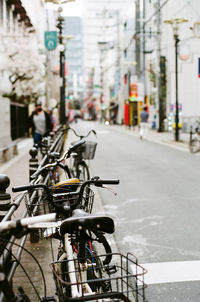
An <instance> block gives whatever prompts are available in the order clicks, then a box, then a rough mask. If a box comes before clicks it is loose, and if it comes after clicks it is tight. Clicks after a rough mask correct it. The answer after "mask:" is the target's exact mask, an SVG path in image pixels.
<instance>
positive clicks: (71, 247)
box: [0, 179, 146, 302]
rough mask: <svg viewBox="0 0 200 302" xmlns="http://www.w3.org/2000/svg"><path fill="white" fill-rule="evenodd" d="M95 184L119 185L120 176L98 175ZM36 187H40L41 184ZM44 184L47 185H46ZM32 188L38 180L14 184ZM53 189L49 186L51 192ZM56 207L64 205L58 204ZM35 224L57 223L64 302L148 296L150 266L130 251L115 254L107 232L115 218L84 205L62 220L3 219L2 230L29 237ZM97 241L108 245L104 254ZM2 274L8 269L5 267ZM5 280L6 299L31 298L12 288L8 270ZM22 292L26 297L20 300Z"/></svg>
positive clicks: (57, 266) (58, 277)
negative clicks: (106, 177) (92, 211)
mask: <svg viewBox="0 0 200 302" xmlns="http://www.w3.org/2000/svg"><path fill="white" fill-rule="evenodd" d="M86 183H88V182H86ZM92 183H93V184H94V185H97V186H102V185H104V184H117V183H118V181H115V180H99V179H98V180H91V181H90V184H92ZM34 186H35V188H37V187H38V186H39V185H34ZM41 186H42V187H43V188H45V187H44V185H41ZM85 186H86V184H85ZM28 187H29V189H31V190H32V189H33V185H32V186H24V187H18V188H14V189H13V191H21V190H24V189H26V190H27V189H28ZM47 188H48V187H47ZM47 188H46V191H47V192H49V189H47ZM82 190H84V187H82ZM80 196H81V195H80ZM55 209H58V207H56V208H55ZM56 212H57V211H56ZM59 215H60V209H59ZM32 228H40V229H49V228H54V232H52V233H51V237H52V236H53V237H54V238H57V239H59V240H60V244H61V245H60V248H59V251H58V256H57V260H56V261H53V262H52V263H51V267H52V272H53V276H54V279H55V284H56V291H57V295H58V301H59V302H64V301H99V302H100V301H101V302H103V301H116V302H117V301H128V302H130V301H137V302H139V301H143V302H144V301H146V299H145V285H144V273H145V270H144V268H143V267H141V266H140V265H139V264H138V262H137V259H136V258H135V256H134V255H132V254H130V253H129V254H127V255H126V256H124V255H122V254H120V253H112V251H111V248H110V245H109V243H108V241H107V240H106V237H105V234H106V233H109V234H112V233H113V232H114V221H113V219H112V218H110V217H108V216H99V215H89V214H88V213H86V212H85V211H84V210H82V209H75V210H73V211H72V215H71V216H70V217H68V218H67V219H64V220H60V218H59V219H58V216H57V214H55V213H51V214H48V215H42V216H37V217H30V218H24V219H21V220H18V221H10V222H9V221H7V222H4V223H0V231H1V232H3V230H9V232H10V236H12V235H13V233H14V234H15V235H16V234H17V236H18V237H20V236H23V234H25V233H27V232H28V231H29V229H32ZM1 235H2V233H1ZM94 242H99V243H101V244H102V245H103V247H104V249H105V252H104V253H103V254H100V253H99V250H95V245H93V243H94ZM2 273H3V274H4V272H2ZM0 285H1V288H2V290H3V293H4V295H5V297H6V298H9V299H11V294H12V299H13V300H7V301H28V300H27V298H26V299H23V297H22V295H21V293H20V294H18V297H17V298H16V295H15V294H14V293H13V290H12V288H9V284H8V282H6V276H5V274H4V276H3V284H1V278H0ZM8 288H9V289H10V290H8ZM8 294H9V297H8ZM6 295H7V296H6ZM23 295H24V293H23ZM14 297H15V298H14ZM19 297H20V299H21V300H19ZM17 299H18V300H17ZM39 301H57V300H56V299H55V297H48V296H47V294H45V296H44V297H43V298H40V300H39Z"/></svg>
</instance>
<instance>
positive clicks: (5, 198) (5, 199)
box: [0, 174, 12, 274]
mask: <svg viewBox="0 0 200 302" xmlns="http://www.w3.org/2000/svg"><path fill="white" fill-rule="evenodd" d="M9 185H10V179H9V177H8V176H7V175H5V174H0V221H2V219H3V218H4V217H5V215H6V214H7V212H8V210H9V209H10V206H11V196H10V194H9V193H6V189H7V188H8V187H9ZM9 239H10V236H9V235H7V234H3V235H2V236H1V237H0V255H2V253H3V252H4V249H5V247H6V245H7V240H9ZM10 251H12V250H10ZM11 259H12V257H11V254H8V256H7V258H6V259H5V260H4V262H3V270H4V272H5V273H6V274H8V272H9V270H10V268H11Z"/></svg>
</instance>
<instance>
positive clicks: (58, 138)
mask: <svg viewBox="0 0 200 302" xmlns="http://www.w3.org/2000/svg"><path fill="white" fill-rule="evenodd" d="M63 147H64V135H63V131H62V127H58V128H57V131H56V133H55V135H54V136H52V137H51V140H50V146H49V150H50V152H59V153H60V154H61V153H62V151H63ZM32 151H33V150H32ZM29 153H30V155H31V157H32V158H31V159H30V165H29V169H30V171H29V172H30V176H31V174H33V171H34V170H33V169H32V168H33V166H34V165H33V164H35V166H34V167H35V169H37V167H40V168H41V167H43V166H44V165H45V164H46V163H47V162H48V155H45V156H44V157H43V158H42V160H41V162H40V163H38V159H37V156H36V153H37V150H36V152H31V150H30V152H29ZM48 178H49V175H48V174H47V175H46V176H45V177H44V178H43V179H41V176H40V182H42V183H44V184H47V183H48ZM1 180H2V183H1ZM37 182H38V179H35V180H32V181H30V184H33V183H37ZM8 185H9V178H8V177H7V176H6V175H4V178H2V179H1V178H0V192H3V193H2V194H0V213H2V212H4V214H5V215H3V217H2V216H1V217H0V218H1V221H7V220H10V219H11V217H12V215H13V214H14V213H15V211H16V210H17V209H18V208H19V207H20V205H21V204H22V202H23V201H24V198H25V194H26V193H24V194H21V195H20V196H19V197H17V198H16V199H15V200H14V202H12V203H11V202H10V195H9V194H7V193H6V188H7V187H8ZM33 195H34V192H32V194H30V199H31V200H34V198H33V197H34V196H33ZM6 198H7V201H8V209H7V210H6V211H5V209H3V210H4V211H1V200H2V201H3V202H2V204H5V203H6V202H5V201H6ZM34 211H35V212H36V213H37V205H36V208H35V209H34ZM27 215H28V211H27V209H24V210H23V212H22V214H21V217H20V218H23V217H26V216H27ZM27 236H28V235H24V236H23V237H22V238H21V239H20V242H18V248H17V251H16V252H15V257H14V259H13V257H12V247H13V245H14V244H15V241H16V237H15V236H14V235H12V236H11V237H10V238H8V237H6V236H4V237H3V238H1V239H0V242H1V249H0V273H1V272H3V273H4V274H5V275H6V279H7V281H8V282H9V283H10V284H12V279H13V276H14V274H15V271H16V268H17V267H18V264H19V262H20V259H21V255H22V251H23V248H24V246H25V243H26V240H27ZM5 301H7V300H6V298H5V296H4V294H3V293H2V292H1V293H0V302H5Z"/></svg>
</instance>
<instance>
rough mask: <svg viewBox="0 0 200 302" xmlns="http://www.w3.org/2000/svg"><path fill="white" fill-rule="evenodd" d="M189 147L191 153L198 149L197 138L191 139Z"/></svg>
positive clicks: (199, 148) (199, 146)
mask: <svg viewBox="0 0 200 302" xmlns="http://www.w3.org/2000/svg"><path fill="white" fill-rule="evenodd" d="M189 148H190V152H191V153H197V152H198V151H199V150H200V144H199V140H198V139H197V138H194V139H192V140H191V141H190V144H189Z"/></svg>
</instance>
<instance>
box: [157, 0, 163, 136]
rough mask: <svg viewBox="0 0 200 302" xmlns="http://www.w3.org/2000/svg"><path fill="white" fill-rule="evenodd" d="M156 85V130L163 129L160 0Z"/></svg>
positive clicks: (158, 1)
mask: <svg viewBox="0 0 200 302" xmlns="http://www.w3.org/2000/svg"><path fill="white" fill-rule="evenodd" d="M157 11H158V15H157V69H158V72H157V87H158V93H157V96H158V132H163V131H164V125H163V120H164V117H163V109H164V108H163V98H162V89H161V32H160V28H161V11H160V0H157Z"/></svg>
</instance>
